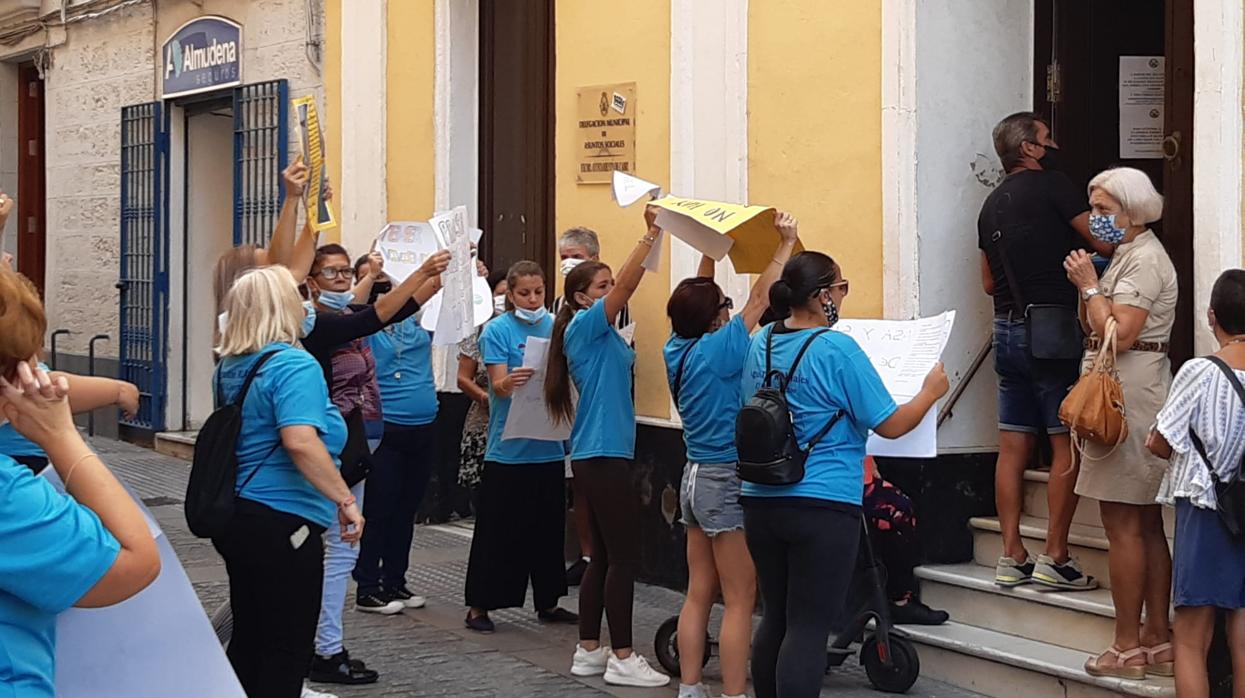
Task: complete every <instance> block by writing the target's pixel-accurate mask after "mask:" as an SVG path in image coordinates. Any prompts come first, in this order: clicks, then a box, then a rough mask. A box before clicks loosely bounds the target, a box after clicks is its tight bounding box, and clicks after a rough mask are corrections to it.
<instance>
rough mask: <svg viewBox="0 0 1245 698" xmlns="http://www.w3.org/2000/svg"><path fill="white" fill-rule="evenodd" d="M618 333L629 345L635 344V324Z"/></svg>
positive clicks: (619, 330)
mask: <svg viewBox="0 0 1245 698" xmlns="http://www.w3.org/2000/svg"><path fill="white" fill-rule="evenodd" d="M617 332H618V336H620V337H622V338H623V341H624V342H626V343H627V344H628V345H634V344H635V323H634V322H633V323H631V324H630V325H627V326H626V327H623V328H622V329H618V330H617Z"/></svg>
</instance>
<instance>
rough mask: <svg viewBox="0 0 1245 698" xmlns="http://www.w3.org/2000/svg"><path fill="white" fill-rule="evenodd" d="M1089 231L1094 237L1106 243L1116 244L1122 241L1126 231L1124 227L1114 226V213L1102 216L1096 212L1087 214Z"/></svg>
mask: <svg viewBox="0 0 1245 698" xmlns="http://www.w3.org/2000/svg"><path fill="white" fill-rule="evenodd" d="M1089 232H1090V234H1091V235H1093V236H1094V238H1095V239H1097V240H1101V241H1103V242H1105V243H1107V244H1108V245H1118V244H1120V243H1121V242H1124V236H1125V235H1126V234H1127V233H1128V231H1127V230H1125V229H1124V228H1117V227H1116V226H1115V214H1114V213H1113V214H1111V215H1109V216H1103V215H1100V214H1097V213H1091V214H1089Z"/></svg>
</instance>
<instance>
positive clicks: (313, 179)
mask: <svg viewBox="0 0 1245 698" xmlns="http://www.w3.org/2000/svg"><path fill="white" fill-rule="evenodd" d="M291 103H292V104H293V106H294V115H295V119H294V121H295V123H296V124H297V125H298V126H297V130H298V142H299V144H300V146H301V148H302V153H303V162H305V163H307V190H306V192H305V193H304V196H305V197H306V199H307V220H308V222H309V223H310V224H311V228H312V230H315V231H316V232H320V231H322V230H328V229H329V228H335V227H337V219H336V218H335V217H334V216H333V207H332V206H330V205H329V202H328V201H327V200H326V199H325V198H324V195H325V192H326V191H327V190H328V188H329V172H328V168H327V167H325V164H324V159H325V158H324V133H323V132H322V131H321V129H320V117H319V116H318V115H317V114H316V98H315V97H299V98H298V99H295V100H292V101H291Z"/></svg>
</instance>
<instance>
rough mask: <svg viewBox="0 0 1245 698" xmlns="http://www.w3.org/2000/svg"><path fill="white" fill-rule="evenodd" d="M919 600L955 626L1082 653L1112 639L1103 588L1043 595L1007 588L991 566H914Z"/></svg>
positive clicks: (1034, 588) (1039, 590)
mask: <svg viewBox="0 0 1245 698" xmlns="http://www.w3.org/2000/svg"><path fill="white" fill-rule="evenodd" d="M916 575H917V577H918V578H920V580H921V599H922V600H923V601H924V602H925V603H927V604H929V605H930V606H931V607H933V608H940V609H942V610H945V611H946V612H948V613H950V614H951V618H952V620H954V621H955V622H957V623H962V624H966V625H972V626H976V627H979V628H985V629H987V630H995V631H998V632H1002V633H1007V634H1009V635H1016V636H1019V637H1023V638H1026V639H1029V640H1036V641H1038V642H1044V643H1048V644H1052V645H1058V646H1060V647H1066V648H1068V649H1074V650H1081V651H1083V652H1087V653H1089V652H1100V651H1102V650H1103V649H1104V648H1106V647H1110V646H1111V643H1112V641H1113V640H1114V627H1115V608H1114V606H1113V605H1112V604H1111V593H1110V592H1109V591H1107V590H1106V589H1095V590H1093V591H1077V592H1064V591H1044V590H1043V589H1044V587H1040V586H1038V585H1036V584H1028V585H1024V586H1019V587H1014V588H1011V589H1006V588H1003V587H1000V586H998V585H997V584H995V583H994V568H993V567H983V566H981V565H976V564H973V563H964V564H958V565H929V566H924V567H918V568H917V570H916Z"/></svg>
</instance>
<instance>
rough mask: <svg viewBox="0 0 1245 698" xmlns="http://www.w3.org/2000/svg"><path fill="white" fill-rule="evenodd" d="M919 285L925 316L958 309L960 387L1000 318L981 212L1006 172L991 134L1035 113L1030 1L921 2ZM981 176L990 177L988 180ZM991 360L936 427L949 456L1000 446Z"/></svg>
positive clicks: (952, 363) (954, 342) (954, 371)
mask: <svg viewBox="0 0 1245 698" xmlns="http://www.w3.org/2000/svg"><path fill="white" fill-rule="evenodd" d="M914 14H915V23H916V26H915V49H916V50H915V68H916V72H915V99H916V110H915V119H914V123H915V131H916V139H915V158H914V159H913V165H914V167H915V180H914V182H915V191H914V195H915V198H914V201H915V206H914V207H913V210H914V212H915V218H914V222H915V230H913V231H911V233H910V234H915V235H916V236H917V240H916V242H917V245H916V254H917V265H916V268H915V272H916V274H917V284H916V288H917V290H918V293H919V301H918V312H919V314H920V315H922V316H928V315H933V314H936V313H940V312H942V311H944V310H949V309H954V310H956V311H957V319H956V327H955V332H954V335H953V336H952V338H951V341H950V343H949V344H948V345H947V350H946V353H945V354H944V360H945V363H946V367H947V372H948V374H949V375H950V376H951V377H952V385H953V386H954V385H955V384H957V383H958V382H959V381H960V380H962V379H963V377H964V374H965V372H966V371H967V370H968V368H969V365H970V363H971V362H972V360H973V358H974V356H975V355H976V354H977V353H978V351H979V350H980V349H981V348H982V346H983V344H984V343H985V342H986V341H987V338H988V337H989V334H990V329H991V320H992V318H993V307H992V305H991V301H990V299H989V298H988V297H987V296H986V295H985V294H984V292H983V291H982V287H981V274H980V257H981V253H980V251H979V250H978V248H977V213H978V211H979V209H980V207H981V203H982V201H983V200H984V199H985V197H986V195H987V194H988V193H989V192H990V190H991V188H992V184H993V182H994V181H995V180H994V178H995V177H997V176H999V175H1000V170H999V165H998V159H997V157H996V156H995V155H994V148H993V146H992V144H991V139H990V132H991V130H992V129H993V127H994V125H995V124H996V123H997V122H998V120H999V119H1001V118H1002V117H1004V116H1006V115H1007V114H1010V113H1012V112H1016V111H1020V110H1023V109H1030V108H1032V94H1033V87H1032V84H1033V83H1032V72H1033V56H1032V52H1033V48H1032V43H1033V8H1032V4H1031V0H920V1H919V2H916V3H915V13H914ZM982 180H985V181H984V182H983V181H982ZM992 361H993V359H992V358H991V359H988V360H987V361H986V363H985V364H984V365H983V366H982V368H981V369H980V370H979V371H978V372H977V374H976V376H975V377H974V378H973V380H972V382H970V383H969V387H968V389H967V390H966V391H965V393H964V395H963V396H962V397H961V398H960V401H959V402H958V403H957V404H956V406H955V408H954V412H953V414H954V415H955V416H953V417H952V418H951V419H949V420H948V421H947V422H946V423H945V424H944V425H943V426H942V428H941V429H940V430H939V435H938V442H939V449H940V450H941V451H943V452H954V451H964V450H967V451H979V450H986V449H993V448H995V447H996V446H997V442H998V436H997V421H996V417H995V415H996V414H997V405H996V395H995V377H994V371H993V363H992Z"/></svg>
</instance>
